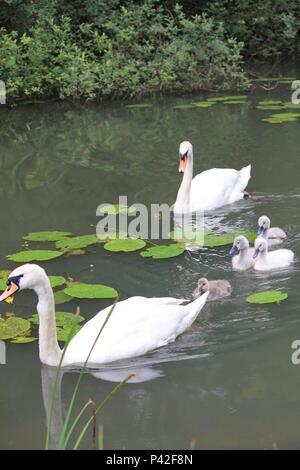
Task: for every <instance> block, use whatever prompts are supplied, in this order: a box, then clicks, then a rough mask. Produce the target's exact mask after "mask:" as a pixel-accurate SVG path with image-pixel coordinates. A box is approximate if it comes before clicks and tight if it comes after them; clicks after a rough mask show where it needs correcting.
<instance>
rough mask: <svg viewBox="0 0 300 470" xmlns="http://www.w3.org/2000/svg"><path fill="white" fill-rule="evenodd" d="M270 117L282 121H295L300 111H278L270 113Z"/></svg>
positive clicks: (299, 115)
mask: <svg viewBox="0 0 300 470" xmlns="http://www.w3.org/2000/svg"><path fill="white" fill-rule="evenodd" d="M270 117H271V118H273V119H278V120H280V121H283V122H295V121H297V118H299V117H300V113H278V114H272V115H271V116H270Z"/></svg>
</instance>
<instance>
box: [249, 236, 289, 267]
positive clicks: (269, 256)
mask: <svg viewBox="0 0 300 470" xmlns="http://www.w3.org/2000/svg"><path fill="white" fill-rule="evenodd" d="M254 246H255V251H254V254H253V258H254V259H256V258H257V261H256V262H255V265H254V269H256V270H257V271H270V270H271V269H280V268H286V267H287V266H289V265H290V264H292V263H293V261H294V253H293V252H292V251H291V250H286V249H281V250H274V251H271V253H268V242H267V240H265V239H264V238H263V237H258V238H257V239H256V240H255V245H254Z"/></svg>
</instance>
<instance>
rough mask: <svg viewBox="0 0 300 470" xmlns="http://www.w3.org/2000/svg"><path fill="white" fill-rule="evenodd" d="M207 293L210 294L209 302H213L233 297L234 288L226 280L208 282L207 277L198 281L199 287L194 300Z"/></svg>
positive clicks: (194, 294)
mask: <svg viewBox="0 0 300 470" xmlns="http://www.w3.org/2000/svg"><path fill="white" fill-rule="evenodd" d="M205 292H209V295H208V297H207V302H211V301H213V300H219V299H223V298H224V297H228V296H229V295H231V293H232V287H231V285H230V282H228V281H226V280H224V279H217V280H215V281H208V280H207V279H206V277H201V278H200V279H199V280H198V287H197V288H196V289H195V290H194V292H193V298H194V299H198V297H199V296H200V295H203V294H204V293H205Z"/></svg>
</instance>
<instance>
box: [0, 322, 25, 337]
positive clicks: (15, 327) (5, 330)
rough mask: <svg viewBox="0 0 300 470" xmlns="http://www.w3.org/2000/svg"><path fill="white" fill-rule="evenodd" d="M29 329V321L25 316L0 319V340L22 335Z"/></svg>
mask: <svg viewBox="0 0 300 470" xmlns="http://www.w3.org/2000/svg"><path fill="white" fill-rule="evenodd" d="M29 331H30V321H29V320H25V318H19V317H15V316H13V317H9V318H7V319H6V320H3V319H0V340H5V339H11V338H15V337H17V336H24V335H25V334H26V333H28V332H29Z"/></svg>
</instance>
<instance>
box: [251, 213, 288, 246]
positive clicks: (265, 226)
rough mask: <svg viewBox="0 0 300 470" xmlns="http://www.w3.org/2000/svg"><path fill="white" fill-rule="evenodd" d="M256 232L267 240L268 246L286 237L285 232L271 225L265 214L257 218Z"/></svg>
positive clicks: (280, 241)
mask: <svg viewBox="0 0 300 470" xmlns="http://www.w3.org/2000/svg"><path fill="white" fill-rule="evenodd" d="M257 234H258V235H260V236H262V237H263V238H264V239H265V240H267V241H268V247H270V246H274V245H278V244H279V243H282V242H283V240H284V239H285V238H286V233H285V232H284V231H283V230H282V229H281V228H279V227H271V221H270V219H269V217H267V216H266V215H262V216H261V217H260V218H259V219H258V231H257Z"/></svg>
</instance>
